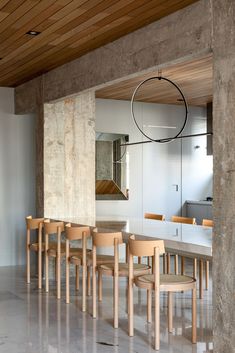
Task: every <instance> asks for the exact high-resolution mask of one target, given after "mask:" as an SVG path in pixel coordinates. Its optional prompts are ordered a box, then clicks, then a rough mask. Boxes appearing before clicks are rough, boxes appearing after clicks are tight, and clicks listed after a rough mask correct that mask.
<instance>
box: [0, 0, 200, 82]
mask: <svg viewBox="0 0 235 353" xmlns="http://www.w3.org/2000/svg"><path fill="white" fill-rule="evenodd" d="M196 1H197V0H57V1H55V0H24V1H23V0H0V58H1V60H0V86H17V85H19V84H21V83H23V82H25V81H27V80H29V79H32V78H33V77H36V76H38V75H40V74H42V73H45V72H47V71H49V70H51V69H53V68H55V67H57V66H59V65H62V64H64V63H66V62H69V61H71V60H73V59H75V58H78V57H79V56H81V55H83V54H85V53H87V52H88V51H91V50H93V49H95V48H97V47H100V46H102V45H104V44H107V43H108V42H111V41H113V40H115V39H117V38H119V37H121V36H123V35H125V34H127V33H129V32H131V31H134V30H136V29H138V28H140V27H142V26H145V25H147V24H148V23H151V22H153V21H156V20H158V19H160V18H161V17H164V16H166V15H169V14H170V13H172V12H175V11H177V10H179V9H181V8H183V7H185V6H187V5H190V4H192V3H194V2H196ZM30 30H33V31H38V32H41V33H40V34H39V35H37V36H35V37H32V36H30V35H28V34H26V33H27V32H28V31H30Z"/></svg>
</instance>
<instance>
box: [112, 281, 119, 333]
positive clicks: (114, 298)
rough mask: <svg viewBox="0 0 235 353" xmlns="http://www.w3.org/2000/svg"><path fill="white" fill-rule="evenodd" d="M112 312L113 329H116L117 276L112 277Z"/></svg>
mask: <svg viewBox="0 0 235 353" xmlns="http://www.w3.org/2000/svg"><path fill="white" fill-rule="evenodd" d="M113 282H114V283H113V285H114V290H113V309H114V310H113V311H114V328H118V276H117V275H116V276H114V277H113Z"/></svg>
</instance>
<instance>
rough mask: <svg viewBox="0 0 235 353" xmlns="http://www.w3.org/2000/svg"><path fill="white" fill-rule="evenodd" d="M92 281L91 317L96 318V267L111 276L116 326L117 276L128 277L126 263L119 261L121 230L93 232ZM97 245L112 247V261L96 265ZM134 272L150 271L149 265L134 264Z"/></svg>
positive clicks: (121, 241)
mask: <svg viewBox="0 0 235 353" xmlns="http://www.w3.org/2000/svg"><path fill="white" fill-rule="evenodd" d="M92 240H93V247H92V281H93V286H92V289H93V318H96V268H97V267H98V272H99V273H100V274H101V276H102V275H106V276H112V277H113V310H114V313H113V317H114V328H118V297H119V294H118V292H119V290H118V277H119V276H122V277H128V264H127V263H119V245H121V244H123V238H122V233H121V232H116V233H100V232H93V236H92ZM97 247H113V248H114V263H113V262H112V263H107V264H102V265H98V266H97V262H96V261H97V260H96V252H97ZM133 268H134V274H135V275H141V274H147V273H149V272H150V267H149V266H148V265H145V264H134V267H133ZM100 278H101V277H100Z"/></svg>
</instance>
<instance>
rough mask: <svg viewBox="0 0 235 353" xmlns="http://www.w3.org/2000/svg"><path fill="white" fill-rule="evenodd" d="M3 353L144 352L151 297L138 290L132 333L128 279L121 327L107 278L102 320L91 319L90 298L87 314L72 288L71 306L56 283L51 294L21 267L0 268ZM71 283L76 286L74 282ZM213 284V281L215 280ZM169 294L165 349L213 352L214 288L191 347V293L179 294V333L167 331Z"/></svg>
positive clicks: (202, 303) (200, 309)
mask: <svg viewBox="0 0 235 353" xmlns="http://www.w3.org/2000/svg"><path fill="white" fill-rule="evenodd" d="M0 279H1V287H0V353H106V352H107V353H144V352H155V351H154V350H153V348H152V343H153V337H152V329H153V326H152V325H151V324H147V323H146V296H145V291H144V290H138V289H137V288H135V306H134V309H135V319H134V325H135V336H134V337H132V338H130V337H128V335H127V314H126V301H125V285H126V280H125V279H120V311H119V317H120V321H119V323H120V327H119V329H113V327H112V296H111V293H112V280H111V279H110V278H105V279H104V288H103V302H102V303H99V309H98V318H97V319H96V320H94V319H92V317H91V304H92V300H91V298H88V311H87V313H82V312H81V298H80V293H76V292H75V291H74V290H72V292H71V294H72V295H71V304H67V305H66V304H65V300H64V294H65V293H64V292H65V290H64V289H65V288H64V284H63V286H62V289H63V291H62V299H61V300H57V299H56V298H55V284H54V283H53V282H52V283H51V290H50V293H49V294H46V293H45V292H44V291H43V290H42V291H38V289H37V281H36V278H34V279H32V283H31V284H30V285H26V283H25V273H24V268H22V267H11V268H10V267H7V268H6V267H5V268H0ZM71 287H72V284H71ZM210 288H211V283H210ZM166 299H167V298H166V295H164V294H161V337H160V340H161V342H160V344H161V347H160V352H161V353H165V352H170V353H196V352H198V353H199V352H200V353H204V352H212V298H211V290H209V291H205V294H204V299H203V300H199V299H198V302H197V313H198V317H197V335H198V343H197V344H194V345H192V344H191V342H190V336H191V295H190V293H188V294H186V293H178V294H176V295H175V300H174V321H173V325H174V331H173V333H172V334H169V333H168V332H167V326H166V322H167V307H166V303H167V300H166Z"/></svg>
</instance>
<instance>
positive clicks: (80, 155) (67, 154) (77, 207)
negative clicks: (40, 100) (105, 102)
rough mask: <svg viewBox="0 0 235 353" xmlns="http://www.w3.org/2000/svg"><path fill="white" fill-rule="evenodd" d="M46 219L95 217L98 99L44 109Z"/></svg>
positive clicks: (90, 95) (74, 99)
mask: <svg viewBox="0 0 235 353" xmlns="http://www.w3.org/2000/svg"><path fill="white" fill-rule="evenodd" d="M44 215H45V216H46V217H76V216H80V217H94V216H95V96H94V92H86V93H82V94H80V95H77V96H75V97H72V98H68V99H65V100H62V101H59V102H56V103H53V104H45V105H44Z"/></svg>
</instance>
